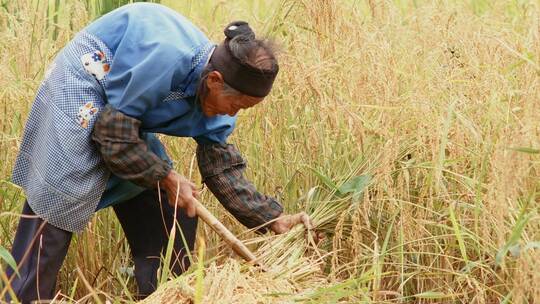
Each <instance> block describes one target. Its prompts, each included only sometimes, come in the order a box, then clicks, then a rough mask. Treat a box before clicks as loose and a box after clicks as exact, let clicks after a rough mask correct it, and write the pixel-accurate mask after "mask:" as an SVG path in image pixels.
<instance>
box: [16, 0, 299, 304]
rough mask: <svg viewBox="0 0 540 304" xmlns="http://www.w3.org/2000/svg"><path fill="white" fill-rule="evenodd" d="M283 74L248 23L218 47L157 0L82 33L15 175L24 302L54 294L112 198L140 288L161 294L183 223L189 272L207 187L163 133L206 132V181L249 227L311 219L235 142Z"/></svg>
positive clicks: (34, 118)
mask: <svg viewBox="0 0 540 304" xmlns="http://www.w3.org/2000/svg"><path fill="white" fill-rule="evenodd" d="M277 72H278V64H277V61H276V58H275V57H274V54H273V52H272V49H271V47H270V46H269V45H268V44H267V43H266V42H265V41H263V40H259V39H256V38H255V34H254V33H253V31H252V30H251V29H250V27H249V26H248V24H247V23H245V22H234V23H232V24H230V25H229V26H228V27H227V28H226V29H225V40H224V42H223V43H221V44H219V45H217V46H216V45H215V44H213V43H212V42H210V41H209V40H208V38H207V37H206V36H205V35H204V34H203V33H202V32H201V31H200V30H199V29H197V28H196V27H195V26H194V25H193V24H191V23H190V22H189V21H188V20H186V19H185V18H184V17H183V16H181V15H179V14H178V13H176V12H174V11H172V10H170V9H168V8H166V7H164V6H161V5H157V4H146V3H145V4H131V5H126V6H124V7H121V8H119V9H117V10H114V11H112V12H110V13H109V14H107V15H105V16H103V17H101V18H99V19H97V20H96V21H95V22H93V23H92V24H90V25H89V26H87V27H86V28H84V29H83V30H82V31H81V32H80V33H78V34H77V35H76V36H75V37H74V39H73V40H72V41H71V42H70V43H69V44H68V45H67V46H66V47H65V48H64V49H63V50H62V51H61V52H60V53H59V54H58V56H57V57H56V59H55V60H54V62H53V63H52V64H51V66H50V67H49V69H48V70H47V71H46V73H45V79H44V81H43V83H42V84H41V86H40V88H39V90H38V92H37V96H36V98H35V101H34V103H33V105H32V110H31V112H30V115H29V117H28V121H27V124H26V127H25V132H24V137H23V140H22V143H21V146H20V151H19V155H18V157H17V161H16V163H15V167H14V170H13V181H14V182H15V183H16V184H18V185H20V186H21V187H22V188H23V189H24V191H25V194H26V197H27V201H26V203H25V204H24V207H23V214H24V215H25V216H24V217H22V218H21V219H20V222H19V225H18V228H17V232H16V235H15V240H14V243H13V248H12V254H13V256H14V258H15V260H16V261H17V263H18V267H19V269H18V272H19V275H16V274H14V272H13V270H12V269H8V271H7V274H8V276H9V277H10V280H11V287H12V289H13V291H14V292H15V294H16V296H17V297H18V298H19V300H20V301H23V302H28V301H31V300H35V299H38V298H39V299H50V298H52V297H53V296H54V287H55V283H56V276H57V274H58V271H59V269H60V267H61V265H62V263H63V260H64V258H65V256H66V253H67V250H68V247H69V244H70V240H71V237H72V233H73V232H79V231H82V230H83V229H84V227H85V226H86V224H87V223H88V221H89V220H90V218H91V217H92V215H93V214H94V212H95V211H96V210H100V209H103V208H105V207H108V206H113V208H114V212H115V213H116V216H117V217H118V220H119V221H120V224H121V225H122V228H123V230H124V232H125V235H126V237H127V240H128V243H129V246H130V249H131V253H132V256H133V260H134V263H135V278H136V281H137V284H138V287H139V295H141V296H146V295H148V294H149V293H151V292H152V291H154V290H155V288H156V271H157V269H158V267H159V266H160V261H159V259H157V258H156V257H159V256H160V255H161V254H162V252H163V250H164V248H165V246H166V244H167V242H168V231H170V229H172V228H173V225H174V224H173V223H174V220H175V217H176V219H177V221H178V223H179V226H180V228H181V229H182V232H183V235H184V236H185V239H186V243H187V245H188V247H189V248H188V249H185V248H184V244H183V242H182V240H181V239H180V238H178V239H177V240H175V242H174V249H175V257H174V259H173V260H174V261H173V262H172V263H171V265H170V267H171V268H172V270H173V272H174V273H175V274H180V273H182V271H184V270H185V269H186V267H188V266H189V261H187V259H185V258H184V257H185V251H186V250H191V249H193V245H194V240H195V233H196V227H197V219H196V217H194V216H195V215H196V214H195V205H194V203H195V199H196V198H197V195H198V191H197V188H196V186H195V184H193V183H192V182H190V181H189V180H188V179H187V178H185V177H184V176H181V175H180V174H178V173H177V172H176V171H175V170H174V169H173V168H172V163H171V161H170V159H169V158H168V156H167V154H166V152H165V149H164V147H163V146H162V145H161V143H160V141H159V140H158V139H157V138H156V136H155V135H153V133H161V134H167V135H171V136H180V137H192V138H194V139H195V141H196V142H197V144H198V146H197V161H198V165H199V169H200V173H201V176H202V178H203V181H204V183H205V184H206V185H207V187H208V188H209V189H210V190H211V191H212V193H213V194H214V195H215V196H216V197H217V198H218V200H219V201H220V203H221V204H223V206H224V207H225V208H226V209H227V210H228V211H229V212H231V214H232V215H234V217H235V218H236V219H238V221H240V222H241V223H242V224H243V225H245V226H246V227H248V228H255V227H257V228H258V231H260V232H264V231H266V230H267V229H270V230H272V231H274V232H276V233H283V232H286V231H288V230H289V229H291V228H292V227H293V226H294V225H296V224H300V223H303V224H305V225H309V217H307V215H305V214H303V213H300V214H295V215H285V214H283V208H282V206H281V205H280V204H279V203H278V202H277V201H276V200H274V199H273V198H271V197H268V196H266V195H264V194H262V193H259V192H258V191H257V190H256V189H255V187H254V186H253V185H252V184H251V183H250V182H248V181H247V180H246V179H245V178H244V176H243V172H244V170H245V167H246V165H245V162H244V160H243V159H242V157H241V155H240V153H239V152H238V150H237V149H236V148H235V147H234V146H233V145H230V144H227V143H226V140H227V137H228V136H229V135H230V134H231V132H232V131H233V129H234V127H235V123H236V114H237V112H238V111H239V110H241V109H246V108H249V107H252V106H254V105H256V104H258V103H260V102H261V101H262V100H263V99H264V97H265V96H266V95H267V94H268V93H269V92H270V89H271V87H272V83H273V81H274V79H275V77H276V75H277ZM160 191H162V193H160ZM161 202H166V203H164V204H162V203H161ZM175 204H177V205H178V206H179V207H180V208H181V209H179V210H180V212H179V213H178V214H174V205H175ZM270 221H271V223H270V224H268V225H265V224H266V223H268V222H270Z"/></svg>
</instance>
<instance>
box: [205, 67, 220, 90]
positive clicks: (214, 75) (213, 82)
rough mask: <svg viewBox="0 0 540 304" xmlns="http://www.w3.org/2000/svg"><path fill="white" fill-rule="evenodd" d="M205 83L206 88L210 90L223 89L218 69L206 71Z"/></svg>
mask: <svg viewBox="0 0 540 304" xmlns="http://www.w3.org/2000/svg"><path fill="white" fill-rule="evenodd" d="M206 85H207V86H208V89H210V90H212V91H216V90H221V89H223V76H222V75H221V73H220V72H218V71H212V72H210V73H208V77H207V78H206Z"/></svg>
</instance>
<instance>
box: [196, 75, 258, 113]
mask: <svg viewBox="0 0 540 304" xmlns="http://www.w3.org/2000/svg"><path fill="white" fill-rule="evenodd" d="M206 85H207V86H208V95H207V96H206V98H205V99H204V100H201V107H202V111H203V113H204V115H206V116H208V117H211V116H215V115H218V114H220V115H229V116H234V115H236V113H238V111H240V110H241V109H247V108H251V107H253V106H254V105H256V104H258V103H259V102H261V101H262V100H263V99H264V98H263V97H253V96H248V95H240V96H233V95H227V94H224V93H223V76H221V73H219V72H218V71H212V72H210V73H209V74H208V77H207V78H206Z"/></svg>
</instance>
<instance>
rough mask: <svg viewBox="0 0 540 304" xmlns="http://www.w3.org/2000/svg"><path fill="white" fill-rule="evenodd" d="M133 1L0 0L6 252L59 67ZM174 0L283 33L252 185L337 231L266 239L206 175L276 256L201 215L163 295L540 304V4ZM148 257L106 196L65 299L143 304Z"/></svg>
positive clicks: (214, 19)
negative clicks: (18, 179)
mask: <svg viewBox="0 0 540 304" xmlns="http://www.w3.org/2000/svg"><path fill="white" fill-rule="evenodd" d="M125 2H126V1H105V0H101V1H100V0H76V1H63V0H55V1H52V0H50V1H46V0H17V1H1V2H0V26H1V30H0V52H1V53H2V54H3V64H2V65H0V75H2V76H1V77H0V96H1V100H2V103H1V105H0V117H1V119H0V264H2V267H4V266H5V265H6V264H8V263H11V261H10V257H9V255H8V254H7V253H6V250H4V249H9V248H11V242H12V239H13V236H14V231H15V228H16V224H17V221H18V214H19V213H20V208H21V206H22V202H23V201H24V193H23V192H22V191H21V189H19V188H18V187H16V186H15V185H13V184H12V183H11V182H10V173H11V168H12V165H13V161H14V158H15V156H16V153H17V149H18V144H19V139H20V137H21V136H22V130H23V127H24V122H25V118H26V117H27V114H28V112H29V109H30V106H31V103H32V100H33V97H34V94H35V90H36V88H37V87H38V86H39V83H40V81H41V79H42V76H43V72H44V70H45V68H46V67H47V66H48V64H49V63H50V61H51V60H52V58H54V55H55V54H56V53H57V52H58V51H59V50H60V49H61V48H62V47H63V45H65V44H66V43H67V42H68V41H69V39H70V38H71V37H72V36H73V35H74V34H75V33H76V32H77V31H78V30H79V29H81V28H82V27H84V26H85V25H86V24H87V23H88V22H90V21H91V20H93V19H95V18H97V17H98V16H100V15H102V14H103V13H105V12H107V11H108V10H110V9H113V8H114V7H116V6H118V5H121V4H124V3H125ZM160 3H162V4H164V5H167V6H169V7H171V8H173V9H176V10H178V11H179V12H181V13H182V14H184V15H185V16H186V17H188V18H189V19H191V20H192V21H193V22H194V23H195V24H196V25H197V26H199V27H200V28H201V29H202V30H203V31H204V32H205V33H206V34H207V35H208V36H209V37H211V38H212V39H214V41H216V42H219V41H220V39H222V38H221V37H222V32H221V30H222V28H223V26H224V25H225V24H227V23H228V22H229V21H231V20H238V19H240V20H241V19H245V20H248V21H249V22H250V24H252V25H253V26H254V28H255V30H256V32H257V33H264V34H266V35H268V36H270V37H272V38H273V39H274V40H276V41H277V42H279V44H280V47H281V54H280V57H279V59H280V75H279V76H278V79H277V83H276V85H275V88H274V90H273V92H272V94H271V95H270V96H269V97H268V98H267V99H266V100H265V101H264V102H263V103H262V104H261V105H258V106H257V107H255V108H253V109H250V110H247V111H245V112H243V113H241V114H240V118H239V121H238V127H237V129H236V130H235V132H234V134H233V136H232V137H231V140H230V141H231V142H232V143H234V144H236V145H237V146H238V147H239V149H240V150H241V151H242V152H243V154H244V155H245V156H246V158H247V160H248V176H249V178H250V179H251V180H252V181H253V182H254V184H256V185H257V186H258V187H259V188H260V190H261V191H263V192H266V193H268V194H272V195H274V196H275V197H277V198H278V199H279V200H280V201H282V202H283V203H284V206H285V209H286V210H287V211H288V212H296V211H301V210H303V211H306V212H308V213H309V214H310V215H311V216H312V217H313V219H314V222H315V226H316V227H315V229H316V230H318V231H320V232H323V233H324V234H325V239H324V240H323V241H322V242H320V243H315V242H314V240H313V239H310V238H309V234H306V231H305V230H304V229H302V228H301V227H297V228H296V229H294V230H293V231H291V232H290V233H288V234H286V235H279V236H275V235H265V236H258V235H256V234H255V233H253V232H251V231H246V229H245V228H243V227H242V226H241V225H240V224H238V223H237V222H236V221H235V220H234V219H233V218H232V216H231V215H230V214H228V213H227V212H226V211H225V210H224V209H223V208H222V207H221V206H220V205H219V204H218V203H217V201H216V200H215V199H214V198H213V197H212V195H211V194H210V193H208V192H203V195H202V199H201V201H202V202H203V203H205V205H206V207H207V208H208V209H209V210H210V211H211V212H212V213H213V214H215V215H216V216H217V217H218V218H219V219H220V221H222V222H223V223H224V224H225V225H226V226H227V227H229V228H230V229H231V230H232V231H233V232H234V233H235V234H236V235H237V236H239V237H240V238H241V239H242V240H244V242H245V243H246V244H248V245H249V246H250V248H251V249H252V250H253V251H254V252H255V253H256V255H257V256H258V257H259V259H260V261H261V264H262V265H263V266H264V267H254V266H250V265H247V264H244V263H242V262H241V261H240V259H238V258H237V257H236V256H235V255H234V254H233V253H232V252H231V250H230V249H229V248H228V247H227V246H226V244H225V243H224V242H222V241H221V240H220V239H219V238H218V237H217V236H216V235H215V234H214V233H213V232H212V231H211V230H210V229H208V228H207V227H205V226H204V225H200V226H199V227H200V228H199V231H198V238H199V239H201V240H204V243H203V242H200V243H199V244H198V246H197V249H196V250H195V251H196V252H194V253H193V254H192V258H193V259H194V264H193V265H194V266H193V267H192V268H191V269H190V271H188V272H187V273H186V274H184V275H183V276H181V277H179V278H169V277H168V276H166V277H167V278H169V279H171V280H169V281H168V282H165V281H166V280H165V278H164V279H163V280H162V281H163V284H162V285H161V286H160V288H159V289H158V291H157V292H156V293H155V294H154V295H152V296H151V297H149V298H148V299H147V300H146V302H149V303H153V302H163V303H179V302H181V301H185V302H186V303H190V301H196V302H202V303H227V302H228V303H231V302H245V303H254V302H257V301H258V302H261V303H296V302H306V303H519V304H521V303H539V302H540V300H538V299H540V271H539V269H540V245H539V244H540V243H539V242H540V216H539V212H538V211H539V210H538V206H539V205H538V204H539V202H540V158H539V157H540V154H539V149H540V124H539V123H538V122H539V121H540V114H539V113H540V112H539V111H538V109H539V108H540V82H539V75H540V74H539V71H540V63H539V57H540V35H539V31H540V27H539V26H540V25H539V24H540V23H539V20H540V5H539V3H538V2H537V1H527V0H520V1H518V0H512V1H476V0H475V1H462V0H456V1H437V2H433V1H407V0H392V1H368V0H366V1H350V0H336V1H323V0H317V1H305V0H281V1H262V0H251V1H248V0H242V1H217V2H216V1H172V0H162V1H160ZM162 139H163V140H164V141H165V142H166V145H167V149H168V151H169V154H170V155H171V156H172V158H173V160H174V162H175V168H176V169H178V171H179V172H181V173H183V174H184V175H185V176H188V177H190V178H191V179H192V180H194V181H200V177H199V174H198V171H197V169H196V165H195V162H194V143H193V141H192V140H190V139H178V138H168V137H163V138H162ZM203 244H204V245H203ZM90 248H91V250H90ZM132 266H133V265H132V262H131V261H130V257H129V248H128V246H127V242H126V241H125V238H124V237H123V233H122V229H121V227H120V225H119V224H118V222H117V221H116V219H115V216H114V214H113V212H112V211H110V210H104V211H100V212H99V213H98V214H97V215H96V216H95V217H94V218H93V220H92V222H91V224H90V225H89V226H88V228H87V229H86V231H85V232H84V233H83V234H81V235H78V236H76V237H75V238H74V240H73V242H72V244H71V247H70V251H69V253H68V257H67V259H66V261H65V263H64V266H63V268H62V270H61V273H60V277H59V282H58V290H59V295H58V299H60V298H62V299H64V300H67V301H81V302H84V301H88V302H98V301H102V302H105V301H106V300H109V301H111V302H133V296H132V295H133V294H134V292H135V284H134V282H133V277H132ZM2 269H4V268H2ZM162 273H165V274H166V273H167V272H166V271H164V272H162ZM0 292H9V288H7V287H6V278H5V276H4V275H3V272H2V271H0Z"/></svg>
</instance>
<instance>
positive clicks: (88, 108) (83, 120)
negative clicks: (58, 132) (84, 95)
mask: <svg viewBox="0 0 540 304" xmlns="http://www.w3.org/2000/svg"><path fill="white" fill-rule="evenodd" d="M98 111H99V109H98V108H94V103H93V102H91V101H89V102H87V103H86V104H85V105H84V106H81V107H80V108H79V113H78V114H77V120H78V121H79V124H80V125H81V127H83V128H85V129H86V128H88V123H90V119H92V117H93V116H94V115H96V113H97V112H98Z"/></svg>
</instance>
